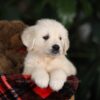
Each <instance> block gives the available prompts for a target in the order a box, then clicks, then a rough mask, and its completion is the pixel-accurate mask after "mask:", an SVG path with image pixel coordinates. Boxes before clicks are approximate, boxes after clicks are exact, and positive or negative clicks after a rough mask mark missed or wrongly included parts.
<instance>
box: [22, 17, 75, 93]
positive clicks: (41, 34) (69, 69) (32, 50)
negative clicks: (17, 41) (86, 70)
mask: <svg viewBox="0 0 100 100" xmlns="http://www.w3.org/2000/svg"><path fill="white" fill-rule="evenodd" d="M21 38H22V42H23V44H24V45H25V46H26V47H27V51H28V53H27V55H26V57H25V62H24V71H23V74H31V75H32V79H33V80H34V82H35V83H36V84H37V85H38V86H39V87H41V88H46V87H47V86H48V85H49V86H50V87H51V88H52V89H53V90H55V91H59V90H60V89H61V88H62V87H63V85H64V83H65V82H66V79H67V77H68V76H70V75H75V74H76V69H75V67H74V65H73V64H72V63H71V62H70V61H69V60H68V59H67V58H66V57H65V54H66V51H67V50H68V48H69V39H68V31H67V30H66V29H65V27H64V26H63V25H62V24H60V23H59V22H57V21H56V20H52V19H41V20H39V21H37V23H36V25H34V26H30V27H28V28H26V29H25V30H24V32H23V34H22V37H21Z"/></svg>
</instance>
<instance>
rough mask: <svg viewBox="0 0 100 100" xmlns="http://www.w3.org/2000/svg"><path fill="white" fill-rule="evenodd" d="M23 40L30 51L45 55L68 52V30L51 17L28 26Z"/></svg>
mask: <svg viewBox="0 0 100 100" xmlns="http://www.w3.org/2000/svg"><path fill="white" fill-rule="evenodd" d="M22 41H23V44H24V45H25V46H26V47H27V49H28V51H34V52H35V53H40V54H45V55H53V56H55V55H61V54H66V51H67V50H68V48H69V40H68V31H67V30H66V29H65V27H64V26H63V25H62V24H60V23H59V22H57V21H55V20H51V19H41V20H39V21H37V23H36V25H34V26H31V27H28V28H26V29H25V30H24V32H23V34H22Z"/></svg>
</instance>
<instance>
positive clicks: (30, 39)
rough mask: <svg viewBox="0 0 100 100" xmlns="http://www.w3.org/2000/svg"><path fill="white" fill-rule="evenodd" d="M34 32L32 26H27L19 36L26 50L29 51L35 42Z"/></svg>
mask: <svg viewBox="0 0 100 100" xmlns="http://www.w3.org/2000/svg"><path fill="white" fill-rule="evenodd" d="M34 37H35V32H34V26H31V27H27V28H26V29H25V30H24V31H23V33H22V36H21V39H22V42H23V44H24V45H25V46H26V47H27V50H28V51H30V50H32V49H33V47H34V44H35V38H34Z"/></svg>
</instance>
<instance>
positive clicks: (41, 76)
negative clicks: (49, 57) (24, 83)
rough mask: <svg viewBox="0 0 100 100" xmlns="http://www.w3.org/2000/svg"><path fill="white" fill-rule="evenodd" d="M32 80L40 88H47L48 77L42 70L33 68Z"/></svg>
mask: <svg viewBox="0 0 100 100" xmlns="http://www.w3.org/2000/svg"><path fill="white" fill-rule="evenodd" d="M32 79H33V80H34V81H35V83H36V84H37V85H38V86H39V87H41V88H46V87H47V86H48V83H49V75H48V73H47V72H46V71H45V70H44V69H43V68H34V71H33V73H32Z"/></svg>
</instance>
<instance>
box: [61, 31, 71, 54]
mask: <svg viewBox="0 0 100 100" xmlns="http://www.w3.org/2000/svg"><path fill="white" fill-rule="evenodd" d="M69 45H70V43H69V38H68V31H67V32H66V36H65V37H64V48H63V51H64V54H65V55H66V54H67V50H68V49H69Z"/></svg>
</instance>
